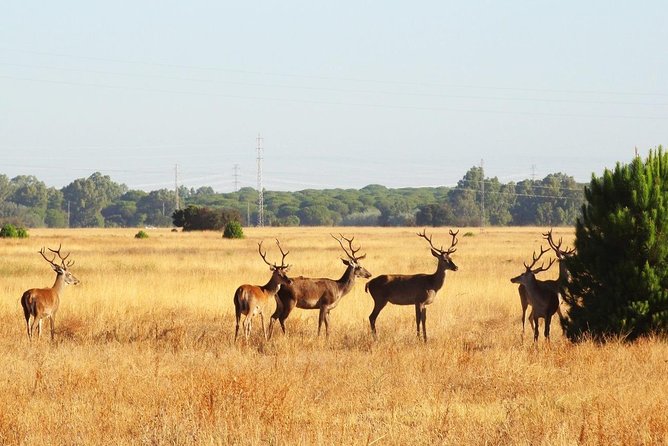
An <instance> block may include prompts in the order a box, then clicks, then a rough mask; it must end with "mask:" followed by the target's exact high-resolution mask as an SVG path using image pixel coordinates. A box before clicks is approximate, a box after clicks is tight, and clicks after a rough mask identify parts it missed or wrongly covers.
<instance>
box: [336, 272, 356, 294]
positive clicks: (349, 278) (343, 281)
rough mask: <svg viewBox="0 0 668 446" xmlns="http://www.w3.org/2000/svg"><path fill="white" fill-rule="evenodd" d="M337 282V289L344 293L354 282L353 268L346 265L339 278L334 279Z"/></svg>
mask: <svg viewBox="0 0 668 446" xmlns="http://www.w3.org/2000/svg"><path fill="white" fill-rule="evenodd" d="M336 283H338V284H339V289H340V290H341V295H343V294H346V293H347V292H348V291H350V289H351V288H352V287H353V285H354V284H355V268H354V267H353V266H348V267H347V268H346V270H345V271H344V272H343V275H342V276H341V278H340V279H339V280H337V281H336Z"/></svg>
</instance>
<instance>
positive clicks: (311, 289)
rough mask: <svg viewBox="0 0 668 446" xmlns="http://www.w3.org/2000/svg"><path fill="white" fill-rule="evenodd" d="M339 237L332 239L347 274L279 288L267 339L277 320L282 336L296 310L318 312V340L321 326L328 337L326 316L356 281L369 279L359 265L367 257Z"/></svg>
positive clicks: (304, 279) (303, 280)
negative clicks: (337, 244) (289, 317)
mask: <svg viewBox="0 0 668 446" xmlns="http://www.w3.org/2000/svg"><path fill="white" fill-rule="evenodd" d="M330 235H331V234H330ZM339 235H340V236H341V238H336V237H335V236H334V235H332V237H333V238H334V239H335V240H336V241H338V242H339V245H341V248H342V249H343V252H345V253H346V256H347V257H348V259H341V261H342V262H343V264H344V265H346V270H345V272H344V273H343V275H342V276H341V278H340V279H339V280H334V279H325V278H321V279H312V278H308V277H295V278H294V280H293V281H292V284H291V285H288V286H285V287H282V288H281V289H280V290H279V291H278V294H277V295H276V311H275V312H274V314H273V315H272V316H271V322H269V337H271V334H272V332H273V326H274V322H275V321H276V320H278V321H279V322H280V324H281V329H283V333H284V334H285V320H286V319H287V318H288V316H289V315H290V312H291V311H292V310H293V309H294V308H295V307H297V308H302V309H305V310H316V309H317V310H320V315H319V317H318V336H320V329H321V328H322V324H323V323H324V324H325V336H326V337H329V312H330V311H331V310H333V309H334V308H336V306H337V305H338V303H339V301H340V300H341V298H342V297H343V296H345V295H346V294H348V293H349V292H350V290H351V289H352V288H353V285H354V284H355V278H356V277H361V278H364V279H368V278H369V277H371V273H370V272H369V271H367V270H366V269H365V268H364V267H363V266H362V265H360V263H359V262H360V260H362V259H364V258H365V257H366V254H364V255H362V256H357V255H356V254H357V252H358V251H359V250H360V249H362V248H361V247H359V248H357V249H355V248H353V240H354V239H355V237H352V238H350V239H347V238H345V237H344V236H343V235H341V234H339ZM342 240H345V241H346V242H348V246H349V248H350V252H348V251H347V250H346V247H345V246H344V245H343V241H342Z"/></svg>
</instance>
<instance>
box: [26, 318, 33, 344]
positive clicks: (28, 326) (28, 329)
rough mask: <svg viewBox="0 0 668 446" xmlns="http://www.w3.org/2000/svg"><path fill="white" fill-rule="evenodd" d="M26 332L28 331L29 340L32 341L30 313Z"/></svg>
mask: <svg viewBox="0 0 668 446" xmlns="http://www.w3.org/2000/svg"><path fill="white" fill-rule="evenodd" d="M25 316H26V330H27V331H28V340H29V341H32V327H31V326H30V313H26V315H25Z"/></svg>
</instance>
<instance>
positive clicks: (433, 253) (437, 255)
mask: <svg viewBox="0 0 668 446" xmlns="http://www.w3.org/2000/svg"><path fill="white" fill-rule="evenodd" d="M431 255H433V256H434V257H441V253H440V252H438V251H434V250H433V249H432V250H431Z"/></svg>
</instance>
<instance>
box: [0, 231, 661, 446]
mask: <svg viewBox="0 0 668 446" xmlns="http://www.w3.org/2000/svg"><path fill="white" fill-rule="evenodd" d="M331 231H337V232H338V231H339V229H338V228H336V229H327V228H324V229H323V228H313V229H303V228H292V229H286V228H279V229H275V228H265V229H253V228H250V229H247V230H246V236H247V238H246V239H244V240H225V239H222V238H221V235H220V234H219V233H198V234H185V233H171V232H169V231H167V230H151V231H149V234H150V238H148V239H143V240H137V239H135V238H134V233H135V232H136V230H32V231H31V238H30V239H27V240H23V241H12V242H11V243H5V242H3V245H2V254H3V255H2V256H1V257H0V364H2V366H1V367H0V401H2V407H0V444H120V445H124V444H128V445H130V444H133V445H134V444H376V445H382V444H545V445H548V444H549V445H553V444H564V445H566V444H568V445H570V444H625V445H626V444H666V443H668V412H667V411H666V407H667V406H666V396H667V395H668V380H666V370H668V348H667V345H666V342H665V340H661V339H646V340H642V341H640V342H637V343H635V344H631V345H627V344H624V343H623V342H620V341H616V340H611V342H609V343H607V344H605V345H596V344H593V343H589V342H584V343H582V344H579V345H572V344H570V343H569V342H568V341H567V340H565V338H564V337H563V336H562V334H561V330H560V329H559V327H558V324H557V323H556V318H555V321H554V322H555V323H554V324H553V329H552V342H551V343H550V344H547V343H546V342H545V340H544V339H543V338H542V335H541V338H540V340H539V342H538V343H537V344H534V343H533V342H532V336H531V334H530V333H529V331H528V330H527V336H526V339H525V340H524V341H523V340H522V336H521V324H520V312H521V308H520V304H519V298H518V294H517V287H516V286H515V285H512V284H511V283H510V282H509V278H510V277H512V276H514V275H517V274H519V273H520V272H522V270H523V267H522V262H523V261H525V260H530V259H531V253H532V251H533V250H538V247H539V245H540V243H541V236H540V232H541V229H540V228H521V229H518V228H513V229H488V230H486V231H485V232H482V233H481V232H479V231H478V230H470V232H471V233H472V234H473V236H469V237H460V242H459V244H458V245H457V247H458V250H457V252H456V253H455V254H454V255H453V259H454V261H455V263H457V265H458V266H459V271H457V272H451V271H450V272H448V273H447V277H446V283H445V286H444V288H443V289H442V290H441V291H440V292H439V294H438V296H437V298H436V300H435V302H434V303H433V304H432V305H430V306H429V307H428V309H427V331H428V336H429V339H430V340H429V342H428V343H427V344H426V345H425V344H424V343H422V342H421V341H419V340H418V339H417V337H416V328H415V320H414V317H415V312H414V310H413V309H412V308H410V307H398V306H392V305H388V306H387V307H386V308H385V309H384V310H383V311H382V312H381V314H380V316H379V318H378V321H377V328H378V341H375V342H374V341H373V340H372V338H371V335H370V330H369V326H368V325H369V323H368V319H367V318H368V315H369V313H370V312H371V309H372V308H373V301H372V299H371V297H370V296H369V295H368V294H365V293H364V281H358V283H357V284H356V285H355V287H354V289H353V290H352V292H351V293H350V294H349V295H347V296H345V297H344V298H343V299H342V302H341V303H340V304H339V306H338V307H337V308H336V309H335V310H333V311H332V317H331V321H332V323H331V326H330V337H329V339H328V340H325V339H324V337H321V338H317V337H316V329H317V311H306V310H299V309H296V310H294V311H293V312H292V314H291V315H290V318H289V319H288V320H287V323H286V324H287V330H288V334H287V335H286V336H283V334H282V333H281V332H280V328H278V327H275V330H274V337H273V338H272V339H271V340H270V341H269V342H265V341H264V340H263V338H262V336H261V334H260V333H261V330H260V327H259V323H254V324H253V326H254V333H253V336H252V337H251V340H250V342H248V343H246V342H245V341H243V340H240V341H239V342H237V343H236V344H234V342H233V338H234V307H233V304H232V296H233V293H234V290H235V289H236V287H237V286H239V285H241V284H242V283H251V284H264V283H266V281H267V280H268V279H269V275H270V272H269V270H268V268H267V266H266V265H265V264H264V262H262V260H261V259H260V257H259V255H258V254H257V242H258V241H260V240H263V239H264V240H267V241H270V240H271V239H273V238H276V237H278V238H279V239H280V240H281V245H282V246H283V247H284V248H285V249H287V250H289V251H290V255H289V256H288V258H287V259H286V260H287V261H288V262H289V263H291V264H292V265H293V267H292V270H291V273H292V275H294V276H298V275H304V276H311V277H332V278H338V277H340V276H341V274H342V273H343V271H344V269H345V268H344V266H343V264H342V263H341V261H340V260H339V257H340V256H341V255H342V254H343V252H342V250H341V248H340V247H339V245H338V243H336V242H335V241H334V240H333V239H332V238H331V237H330V236H329V232H331ZM346 231H350V230H349V229H346ZM428 231H429V230H428ZM431 232H433V234H434V238H433V239H434V243H435V244H441V243H442V244H444V245H446V244H448V243H449V236H448V234H447V229H434V230H432V231H431ZM464 232H467V230H463V231H462V232H460V234H463V233H464ZM348 235H355V240H356V243H357V242H358V243H359V244H361V246H362V250H361V251H360V253H363V252H366V253H367V258H366V259H365V260H364V261H363V264H364V266H365V267H366V268H367V269H368V270H369V271H371V273H372V274H374V275H378V274H384V273H415V272H433V271H434V270H435V268H436V261H435V259H434V258H433V257H432V256H431V255H430V254H429V249H428V246H427V244H426V242H425V241H424V240H422V239H420V238H418V237H417V236H416V235H415V231H414V230H413V229H370V228H355V229H354V231H353V232H349V233H348ZM555 236H556V237H559V236H563V237H564V239H565V243H570V242H571V241H572V234H571V233H570V232H569V231H566V230H562V231H555ZM61 242H62V244H63V252H71V253H72V254H71V258H72V259H74V260H75V261H76V263H75V265H74V266H73V267H72V268H71V271H72V272H73V273H74V274H75V275H76V276H77V277H78V278H79V279H80V280H81V281H82V284H81V285H79V286H76V287H69V288H67V289H66V290H65V292H64V294H63V296H62V298H61V305H60V309H59V312H58V315H57V319H56V340H55V341H54V342H50V341H49V339H48V330H47V331H46V336H43V337H42V339H41V340H40V341H39V342H37V341H35V340H34V341H33V343H32V345H31V344H30V343H29V342H28V339H27V335H26V333H25V325H24V322H23V314H22V311H21V308H20V304H19V298H20V296H21V293H22V292H23V291H24V290H25V289H27V288H32V287H40V286H50V285H51V284H52V283H53V280H54V277H53V276H54V275H53V272H52V271H51V269H50V268H49V266H48V265H47V264H46V262H44V260H43V259H42V258H41V256H40V255H39V254H38V253H37V251H38V250H39V248H41V247H42V246H43V245H46V246H50V247H56V246H57V245H58V244H59V243H61ZM265 245H266V247H267V248H268V254H267V258H268V259H269V260H272V259H276V260H279V259H280V254H279V253H278V251H277V250H276V249H275V246H274V245H272V244H270V243H267V242H265ZM543 275H544V276H545V278H554V277H556V276H557V275H558V271H557V268H555V267H553V268H552V270H550V271H549V272H548V273H544V274H543ZM272 309H273V308H272ZM276 328H278V330H276Z"/></svg>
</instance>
